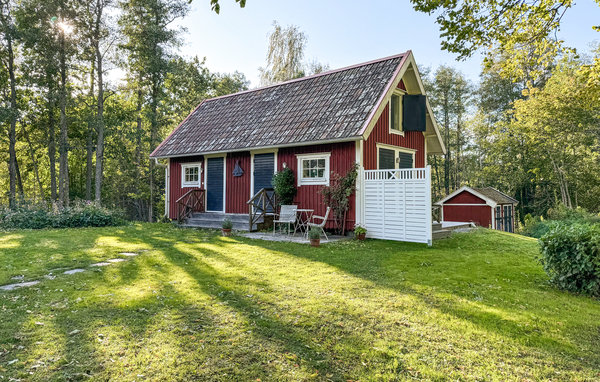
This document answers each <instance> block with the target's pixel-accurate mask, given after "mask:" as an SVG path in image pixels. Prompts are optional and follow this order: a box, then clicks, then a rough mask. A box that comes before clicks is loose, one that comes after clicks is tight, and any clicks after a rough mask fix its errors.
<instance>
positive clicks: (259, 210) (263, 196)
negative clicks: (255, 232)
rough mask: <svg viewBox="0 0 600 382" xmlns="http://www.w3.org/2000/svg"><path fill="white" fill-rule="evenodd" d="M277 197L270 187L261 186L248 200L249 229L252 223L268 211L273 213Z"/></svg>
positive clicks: (256, 221)
mask: <svg viewBox="0 0 600 382" xmlns="http://www.w3.org/2000/svg"><path fill="white" fill-rule="evenodd" d="M276 206H277V198H276V196H275V190H273V189H272V188H261V189H260V191H258V192H257V193H256V195H254V196H253V197H252V198H251V199H250V200H248V215H249V216H250V222H249V223H250V227H249V229H248V230H249V231H252V227H253V226H254V224H256V223H258V221H259V220H260V218H261V217H262V218H264V216H265V215H266V214H268V213H275V208H276Z"/></svg>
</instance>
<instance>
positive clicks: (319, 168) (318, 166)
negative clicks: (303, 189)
mask: <svg viewBox="0 0 600 382" xmlns="http://www.w3.org/2000/svg"><path fill="white" fill-rule="evenodd" d="M297 157H298V186H301V185H310V184H312V185H329V157H330V154H329V153H325V154H306V155H298V156H297Z"/></svg>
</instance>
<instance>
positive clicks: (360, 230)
mask: <svg viewBox="0 0 600 382" xmlns="http://www.w3.org/2000/svg"><path fill="white" fill-rule="evenodd" d="M366 233H367V229H366V228H365V227H363V226H360V225H356V226H355V227H354V234H355V235H364V234H366Z"/></svg>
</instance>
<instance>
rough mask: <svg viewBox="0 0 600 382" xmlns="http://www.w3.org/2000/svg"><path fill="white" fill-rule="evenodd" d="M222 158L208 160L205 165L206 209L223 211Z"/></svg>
mask: <svg viewBox="0 0 600 382" xmlns="http://www.w3.org/2000/svg"><path fill="white" fill-rule="evenodd" d="M223 164H224V161H223V158H222V157H220V158H208V159H207V165H206V209H207V210H208V211H223V186H224V184H223Z"/></svg>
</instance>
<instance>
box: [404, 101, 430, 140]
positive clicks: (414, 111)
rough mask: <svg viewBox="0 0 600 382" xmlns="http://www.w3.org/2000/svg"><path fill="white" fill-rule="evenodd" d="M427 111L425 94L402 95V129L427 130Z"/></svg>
mask: <svg viewBox="0 0 600 382" xmlns="http://www.w3.org/2000/svg"><path fill="white" fill-rule="evenodd" d="M426 113H427V107H426V97H425V96H424V95H421V94H415V95H409V94H407V95H404V96H403V97H402V130H403V131H425V129H426V127H427V121H426Z"/></svg>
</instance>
